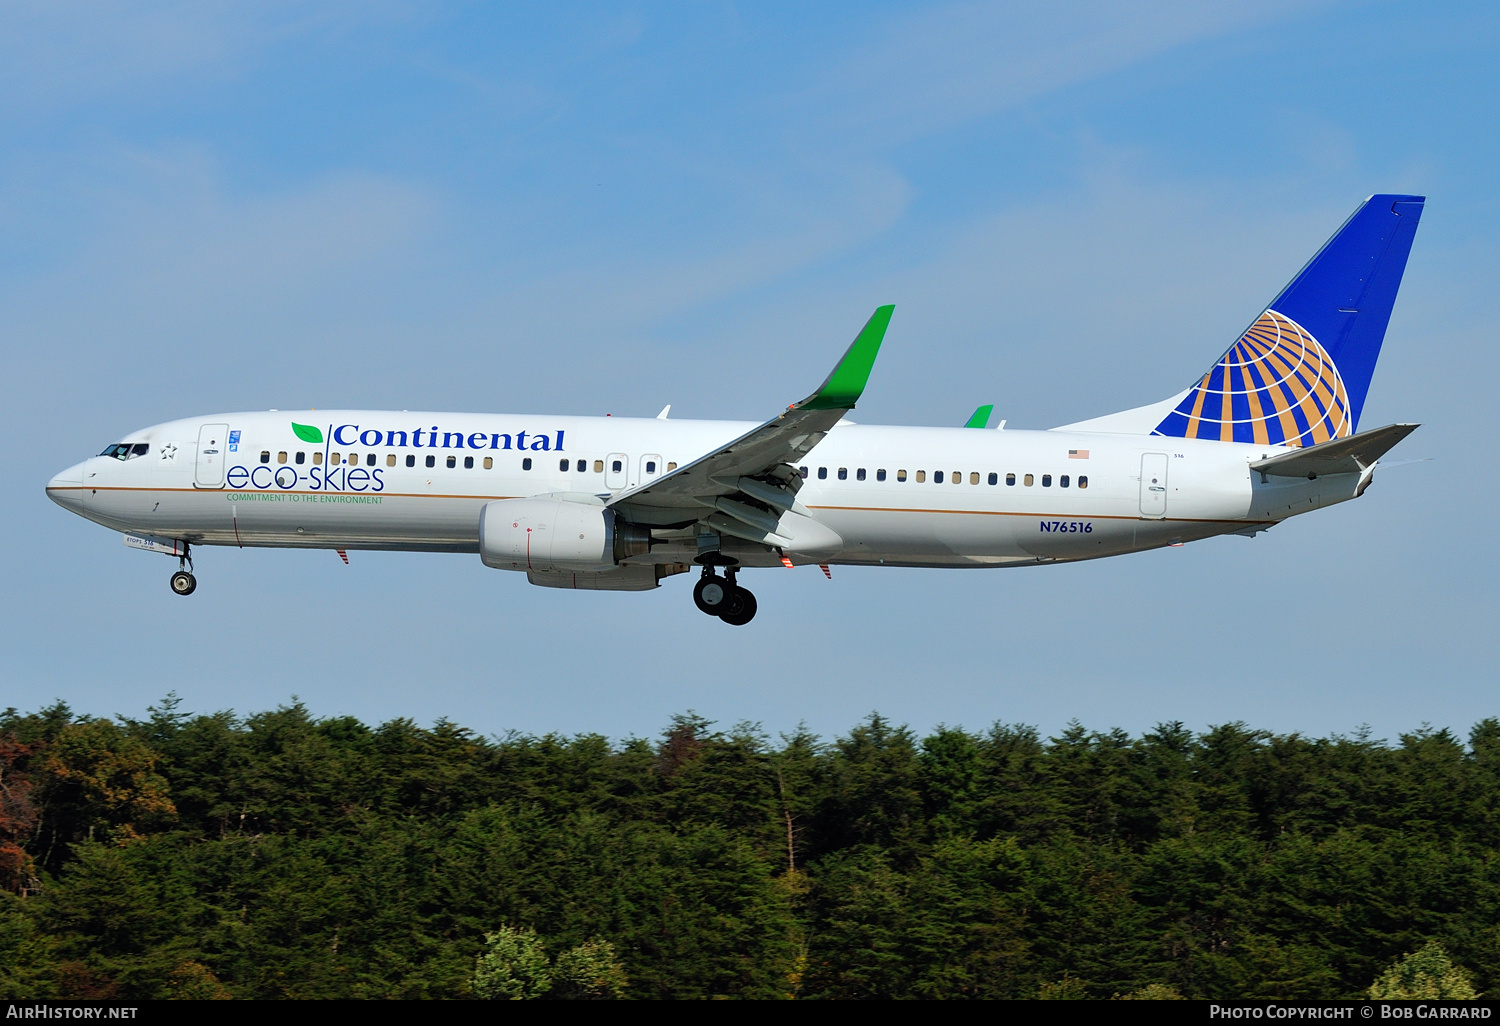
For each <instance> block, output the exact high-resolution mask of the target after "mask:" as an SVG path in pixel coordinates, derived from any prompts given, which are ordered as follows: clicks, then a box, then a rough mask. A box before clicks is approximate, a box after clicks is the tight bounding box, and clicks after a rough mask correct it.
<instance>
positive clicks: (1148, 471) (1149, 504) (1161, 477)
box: [1141, 452, 1167, 520]
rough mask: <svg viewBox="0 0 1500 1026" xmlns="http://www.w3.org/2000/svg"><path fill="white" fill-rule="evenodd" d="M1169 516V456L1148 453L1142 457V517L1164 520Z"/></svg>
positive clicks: (1159, 453)
mask: <svg viewBox="0 0 1500 1026" xmlns="http://www.w3.org/2000/svg"><path fill="white" fill-rule="evenodd" d="M1166 515H1167V454H1166V453H1164V452H1148V453H1145V454H1143V455H1142V456H1141V516H1142V517H1145V518H1146V519H1148V520H1162V519H1164V518H1165V517H1166Z"/></svg>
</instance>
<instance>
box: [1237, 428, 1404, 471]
mask: <svg viewBox="0 0 1500 1026" xmlns="http://www.w3.org/2000/svg"><path fill="white" fill-rule="evenodd" d="M1419 427H1421V425H1420V424H1390V425H1387V426H1386V427H1383V428H1376V429H1375V430H1374V431H1364V432H1361V433H1360V434H1357V435H1353V436H1351V437H1349V438H1335V439H1334V440H1332V441H1330V442H1324V443H1322V444H1321V445H1310V446H1308V447H1307V448H1305V449H1299V450H1297V451H1295V452H1288V453H1283V454H1281V455H1280V456H1272V457H1271V458H1270V459H1268V460H1260V461H1259V462H1257V463H1252V464H1250V469H1251V470H1254V471H1257V472H1258V473H1261V474H1273V475H1275V476H1276V477H1307V478H1313V477H1320V476H1322V475H1324V474H1359V473H1362V472H1363V471H1364V470H1365V469H1366V468H1367V467H1369V466H1370V465H1371V464H1373V463H1374V462H1375V461H1376V460H1378V459H1380V457H1382V456H1384V455H1385V454H1386V453H1388V452H1390V451H1391V450H1392V449H1394V448H1395V447H1396V445H1397V443H1399V442H1400V441H1401V439H1403V438H1405V437H1406V436H1407V435H1409V434H1411V433H1412V432H1413V431H1415V430H1416V429H1417V428H1419Z"/></svg>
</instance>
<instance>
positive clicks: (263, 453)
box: [260, 450, 271, 463]
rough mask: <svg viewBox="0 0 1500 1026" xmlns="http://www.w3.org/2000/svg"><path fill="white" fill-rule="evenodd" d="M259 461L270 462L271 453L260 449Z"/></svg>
mask: <svg viewBox="0 0 1500 1026" xmlns="http://www.w3.org/2000/svg"><path fill="white" fill-rule="evenodd" d="M260 461H261V462H262V463H270V462H271V454H270V453H269V452H267V451H265V450H262V451H261V454H260Z"/></svg>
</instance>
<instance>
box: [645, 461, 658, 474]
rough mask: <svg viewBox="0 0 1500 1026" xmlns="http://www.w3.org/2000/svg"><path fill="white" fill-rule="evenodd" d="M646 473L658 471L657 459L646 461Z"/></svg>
mask: <svg viewBox="0 0 1500 1026" xmlns="http://www.w3.org/2000/svg"><path fill="white" fill-rule="evenodd" d="M646 473H648V474H654V473H656V461H655V460H647V461H646Z"/></svg>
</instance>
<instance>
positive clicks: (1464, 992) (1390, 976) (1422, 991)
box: [1369, 941, 1479, 1001]
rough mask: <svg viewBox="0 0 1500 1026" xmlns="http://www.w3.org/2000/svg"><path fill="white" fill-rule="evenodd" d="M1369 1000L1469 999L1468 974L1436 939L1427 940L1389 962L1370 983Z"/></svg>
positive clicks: (1473, 995)
mask: <svg viewBox="0 0 1500 1026" xmlns="http://www.w3.org/2000/svg"><path fill="white" fill-rule="evenodd" d="M1369 994H1370V1000H1372V1001H1439V1000H1448V1001H1473V1000H1474V999H1475V998H1476V997H1478V996H1479V995H1478V994H1476V993H1475V991H1474V984H1473V983H1472V982H1470V980H1469V974H1468V973H1466V972H1464V971H1463V970H1462V969H1461V968H1459V967H1458V966H1456V965H1454V964H1453V960H1452V959H1451V958H1449V957H1448V952H1446V951H1444V950H1443V946H1442V945H1441V944H1439V943H1438V942H1437V941H1428V942H1427V943H1426V944H1424V945H1422V947H1421V948H1420V949H1419V950H1417V951H1413V952H1412V953H1411V954H1409V955H1407V956H1406V957H1405V958H1403V959H1401V960H1399V961H1397V962H1395V963H1393V964H1392V965H1391V967H1390V968H1389V969H1387V970H1386V971H1385V972H1383V973H1381V974H1380V976H1379V977H1378V978H1377V979H1376V980H1375V982H1374V983H1372V984H1370V990H1369Z"/></svg>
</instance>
